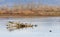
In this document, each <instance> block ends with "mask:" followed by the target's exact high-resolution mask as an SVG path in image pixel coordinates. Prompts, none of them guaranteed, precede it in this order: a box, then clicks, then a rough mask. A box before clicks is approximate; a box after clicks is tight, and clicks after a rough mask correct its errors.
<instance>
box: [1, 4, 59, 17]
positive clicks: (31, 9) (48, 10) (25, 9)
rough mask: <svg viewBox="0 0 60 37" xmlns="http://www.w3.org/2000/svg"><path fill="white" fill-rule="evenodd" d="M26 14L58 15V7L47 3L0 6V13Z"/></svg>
mask: <svg viewBox="0 0 60 37" xmlns="http://www.w3.org/2000/svg"><path fill="white" fill-rule="evenodd" d="M3 14H5V15H8V14H11V15H21V16H22V15H23V16H25V15H27V16H60V7H58V6H48V5H35V4H27V5H14V6H13V7H8V6H6V7H0V15H3Z"/></svg>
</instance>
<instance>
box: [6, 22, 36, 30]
mask: <svg viewBox="0 0 60 37" xmlns="http://www.w3.org/2000/svg"><path fill="white" fill-rule="evenodd" d="M6 26H7V29H8V30H9V31H13V30H16V29H23V28H28V27H37V25H32V24H27V23H25V24H24V23H17V22H11V21H9V23H8V25H6Z"/></svg>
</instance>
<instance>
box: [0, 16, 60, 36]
mask: <svg viewBox="0 0 60 37" xmlns="http://www.w3.org/2000/svg"><path fill="white" fill-rule="evenodd" d="M8 21H15V22H21V23H22V22H23V23H28V24H34V25H35V24H36V25H38V26H37V27H34V28H27V29H20V30H15V31H12V32H9V31H8V30H7V29H6V26H5V25H6V24H7V23H8ZM50 31H51V32H50ZM59 36H60V17H42V18H39V17H38V18H0V37H59Z"/></svg>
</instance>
